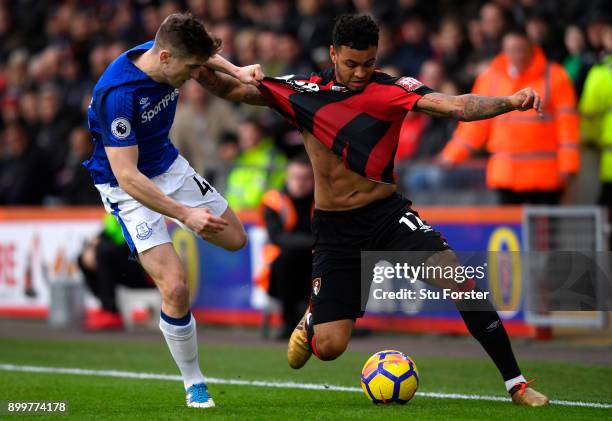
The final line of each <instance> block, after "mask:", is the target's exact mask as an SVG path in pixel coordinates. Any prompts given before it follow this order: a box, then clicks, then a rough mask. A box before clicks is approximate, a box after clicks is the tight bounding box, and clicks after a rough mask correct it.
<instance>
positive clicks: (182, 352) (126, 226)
mask: <svg viewBox="0 0 612 421" xmlns="http://www.w3.org/2000/svg"><path fill="white" fill-rule="evenodd" d="M220 47H221V43H220V41H219V40H217V39H215V38H214V37H212V36H211V35H210V34H209V33H208V32H207V31H206V29H205V28H204V26H203V25H202V24H201V23H200V22H199V21H198V20H196V19H195V18H194V17H193V16H191V15H190V14H182V13H176V14H173V15H170V16H168V17H167V18H166V19H165V20H164V21H163V22H162V24H161V26H160V28H159V30H158V31H157V33H156V35H155V40H154V41H149V42H147V43H145V44H142V45H139V46H137V47H134V48H132V49H131V50H128V51H126V52H125V53H123V54H121V55H120V56H119V57H118V58H117V59H116V60H115V61H113V62H112V63H111V64H110V65H109V67H108V68H107V69H106V71H105V72H104V74H103V75H102V76H101V77H100V80H99V81H98V83H97V84H96V86H95V88H94V91H93V97H92V101H91V105H90V107H89V111H88V120H89V130H90V132H91V135H92V137H93V140H94V151H93V154H92V157H91V158H90V159H89V160H88V161H86V162H85V163H84V165H85V166H86V167H87V168H88V170H89V172H90V174H91V176H92V178H93V180H94V183H95V185H96V188H97V189H98V190H99V191H100V195H101V197H102V201H103V202H104V206H105V208H106V211H107V212H109V213H112V214H113V215H114V216H115V217H116V218H117V220H118V221H119V223H120V224H121V227H122V230H123V234H124V236H125V239H126V241H127V243H128V244H129V246H130V248H131V250H132V252H133V253H138V257H139V260H140V263H141V264H142V266H143V267H144V269H145V270H146V271H147V272H148V274H149V275H150V276H151V277H152V278H153V280H154V281H155V283H156V285H157V287H158V289H159V291H160V293H161V297H162V309H161V318H160V322H159V326H160V329H161V331H162V333H163V335H164V337H165V339H166V342H167V344H168V347H169V348H170V353H171V354H172V357H173V358H174V360H175V361H176V364H177V365H178V367H179V369H180V372H181V375H182V377H183V382H184V386H185V390H186V394H187V398H186V400H187V406H189V407H194V408H208V407H213V406H214V405H215V404H214V401H213V400H212V398H211V397H210V395H209V393H208V390H207V388H206V384H205V383H204V377H203V376H202V372H201V371H200V367H199V362H198V349H197V339H196V323H195V320H194V318H193V316H192V315H191V311H190V309H189V291H188V286H187V283H186V277H185V270H184V267H183V263H182V262H181V260H180V258H179V256H178V255H177V253H176V251H175V250H174V248H173V246H172V242H171V239H170V236H169V234H168V230H167V228H166V224H165V220H164V217H168V218H171V219H173V220H175V221H177V222H178V223H179V224H181V225H182V226H184V227H186V228H187V229H189V230H191V231H192V232H194V233H195V234H197V235H199V236H201V237H202V238H203V239H205V240H207V241H209V242H210V243H212V244H215V245H217V246H219V247H222V248H224V249H226V250H232V251H233V250H239V249H240V248H242V247H243V246H244V245H245V243H246V240H247V237H246V233H245V231H244V228H243V226H242V224H241V222H240V221H239V219H238V218H237V217H236V215H235V214H234V212H233V211H232V210H231V209H230V208H229V207H228V206H227V201H226V200H225V199H224V198H223V197H222V196H221V195H220V194H219V193H218V192H217V191H216V190H215V188H214V187H212V186H211V185H210V184H209V183H208V182H207V181H206V180H205V179H204V178H202V177H201V176H200V175H199V174H197V173H196V172H195V171H194V170H193V168H191V166H190V165H189V163H188V162H187V161H186V160H185V159H184V158H183V157H181V156H180V155H179V153H178V151H177V149H176V148H175V147H174V146H173V145H172V142H171V141H170V139H169V138H168V133H169V131H170V128H171V126H172V122H173V120H174V113H175V110H176V103H177V100H178V94H179V90H178V88H179V87H180V86H181V85H182V84H183V83H184V82H185V81H187V80H188V79H190V78H194V77H197V75H198V73H199V71H200V70H201V69H203V66H206V67H208V68H210V69H214V70H218V71H221V72H224V73H226V74H229V75H231V76H234V77H236V78H237V79H238V80H240V81H241V82H243V83H251V84H257V83H258V80H260V79H261V78H262V77H263V75H262V73H261V68H260V66H259V65H251V66H245V67H242V68H238V67H236V66H234V65H233V64H231V63H229V62H228V61H226V60H225V59H223V58H222V57H221V56H220V55H218V54H217V53H218V51H219V50H220Z"/></svg>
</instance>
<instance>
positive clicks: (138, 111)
mask: <svg viewBox="0 0 612 421" xmlns="http://www.w3.org/2000/svg"><path fill="white" fill-rule="evenodd" d="M152 46H153V41H149V42H146V43H144V44H142V45H139V46H137V47H134V48H132V49H131V50H128V51H126V52H124V53H123V54H121V55H120V56H119V57H117V58H116V59H115V61H113V62H112V63H111V64H110V65H109V66H108V68H107V69H106V70H105V71H104V73H103V74H102V76H101V77H100V80H99V81H98V83H97V84H96V86H95V87H94V90H93V96H92V100H91V104H90V106H89V109H88V112H87V114H88V122H89V132H90V133H91V135H92V137H93V141H94V150H93V153H92V156H91V158H90V159H89V160H88V161H85V162H84V163H83V165H84V166H85V167H86V168H87V169H88V170H89V173H90V174H91V176H92V178H93V179H94V183H95V184H105V183H110V184H111V185H112V186H117V179H116V178H115V176H114V175H113V172H112V170H111V167H110V163H109V162H108V157H107V156H106V151H105V150H104V147H105V146H114V147H122V146H132V145H138V164H137V165H138V169H139V170H140V172H141V173H143V174H144V175H145V176H147V177H149V178H153V177H155V176H158V175H160V174H163V173H164V172H166V170H167V169H168V168H169V167H170V165H172V163H173V162H174V160H175V159H176V158H177V156H178V150H177V149H176V148H175V147H174V145H173V144H172V142H171V141H170V139H169V138H168V134H169V132H170V128H171V127H172V122H173V120H174V113H175V111H176V103H177V101H178V95H179V91H178V89H176V88H174V87H172V86H170V85H168V84H166V83H158V82H156V81H154V80H153V79H151V78H150V77H149V76H148V75H147V74H146V73H144V72H143V71H142V70H140V69H139V68H138V67H136V66H135V65H134V64H133V63H132V61H131V60H130V56H131V55H133V54H134V55H136V54H137V53H144V52H145V51H146V50H148V49H150V48H151V47H152Z"/></svg>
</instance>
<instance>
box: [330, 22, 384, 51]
mask: <svg viewBox="0 0 612 421" xmlns="http://www.w3.org/2000/svg"><path fill="white" fill-rule="evenodd" d="M332 39H333V43H334V47H336V48H338V47H340V46H341V45H343V46H346V47H349V48H353V49H355V50H367V49H368V48H369V47H372V46H375V47H376V46H378V24H377V23H376V21H374V19H373V18H372V17H371V16H370V15H341V16H340V17H339V18H338V19H337V20H336V24H335V25H334V31H333V34H332Z"/></svg>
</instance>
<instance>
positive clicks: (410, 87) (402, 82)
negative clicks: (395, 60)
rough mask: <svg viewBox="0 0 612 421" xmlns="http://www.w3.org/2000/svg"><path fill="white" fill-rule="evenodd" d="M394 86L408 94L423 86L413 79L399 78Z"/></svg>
mask: <svg viewBox="0 0 612 421" xmlns="http://www.w3.org/2000/svg"><path fill="white" fill-rule="evenodd" d="M395 84H396V85H398V86H401V87H402V88H404V89H405V90H407V91H408V92H412V91H414V90H415V89H418V88H420V87H421V86H423V83H422V82H420V81H418V80H416V79H415V78H413V77H407V76H404V77H400V78H399V79H398V80H397V81H396V82H395Z"/></svg>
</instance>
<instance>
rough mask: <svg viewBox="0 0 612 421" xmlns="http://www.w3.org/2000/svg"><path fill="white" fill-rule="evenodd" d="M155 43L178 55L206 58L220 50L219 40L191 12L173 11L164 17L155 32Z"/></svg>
mask: <svg viewBox="0 0 612 421" xmlns="http://www.w3.org/2000/svg"><path fill="white" fill-rule="evenodd" d="M155 45H156V46H157V47H158V48H162V49H167V50H170V51H172V52H173V53H174V54H175V55H177V56H179V57H191V56H195V57H202V58H206V59H208V58H209V57H211V56H213V55H215V54H216V53H218V52H219V51H220V50H221V40H220V39H218V38H216V37H215V36H213V35H211V34H210V33H209V32H208V31H207V30H206V28H204V24H202V22H200V21H199V20H197V19H196V18H195V17H194V16H193V15H192V14H191V13H174V14H172V15H170V16H168V17H167V18H166V19H164V21H163V22H162V24H161V25H160V27H159V29H158V30H157V33H156V34H155Z"/></svg>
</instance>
